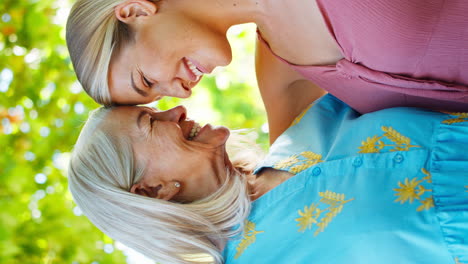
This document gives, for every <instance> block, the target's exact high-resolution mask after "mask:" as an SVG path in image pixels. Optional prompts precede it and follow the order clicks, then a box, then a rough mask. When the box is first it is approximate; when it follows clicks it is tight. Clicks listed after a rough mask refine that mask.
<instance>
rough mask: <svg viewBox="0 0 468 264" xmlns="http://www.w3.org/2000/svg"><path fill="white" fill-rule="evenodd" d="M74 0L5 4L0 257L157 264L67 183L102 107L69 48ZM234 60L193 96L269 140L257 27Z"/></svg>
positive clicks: (244, 33) (208, 112)
mask: <svg viewBox="0 0 468 264" xmlns="http://www.w3.org/2000/svg"><path fill="white" fill-rule="evenodd" d="M72 3H73V2H72V1H68V0H58V1H56V0H29V1H27V0H19V1H18V0H1V3H0V32H1V35H0V153H1V154H0V155H1V156H0V209H1V210H0V263H2V264H13V263H14V264H17V263H22V264H29V263H32V264H38V263H47V264H49V263H59V264H62V263H70V264H78V263H86V264H89V263H91V264H105V263H108V264H111V263H112V264H119V263H132V264H137V263H138V264H145V263H153V262H152V261H149V260H147V259H145V258H143V257H142V256H141V255H139V254H136V253H135V252H133V251H132V250H129V249H128V248H126V247H125V246H124V245H122V244H120V243H118V242H116V241H113V240H112V239H110V238H108V237H107V236H105V235H104V234H102V233H101V232H100V231H99V230H97V229H96V228H95V227H93V226H92V225H91V223H90V222H89V221H88V220H87V218H86V217H85V216H83V215H82V213H81V211H80V209H79V208H78V207H77V206H76V205H75V204H74V203H73V201H72V199H71V195H70V193H69V192H68V190H67V178H66V170H67V164H68V159H69V153H70V150H71V149H72V147H73V144H74V142H75V140H76V138H77V136H78V133H79V130H80V128H81V126H82V124H83V122H84V121H85V120H86V117H87V115H88V112H89V111H90V110H92V109H94V108H96V107H98V105H97V104H96V103H94V102H93V101H92V100H91V99H90V98H88V96H87V95H86V94H85V93H84V92H83V91H82V88H81V86H80V84H79V83H78V82H77V81H76V78H75V75H74V72H73V70H72V65H71V62H70V59H69V57H68V52H67V48H66V46H65V30H64V28H65V23H66V18H67V15H68V12H69V9H70V6H71V4H72ZM229 39H230V41H231V43H232V45H233V54H234V56H233V57H234V61H233V62H232V64H231V65H230V66H229V67H226V68H224V69H217V70H216V73H215V76H214V75H213V76H207V77H205V78H204V79H203V80H202V82H201V83H200V84H199V85H198V86H197V87H196V88H195V89H194V95H193V96H192V98H191V99H189V100H184V101H183V102H182V101H180V100H177V99H164V100H162V101H160V102H159V103H157V105H156V106H157V107H159V108H161V109H168V108H170V107H173V106H175V105H177V104H180V103H183V104H184V105H186V106H187V108H188V112H189V116H190V117H191V118H192V119H195V120H197V121H199V122H201V123H206V122H210V123H213V124H220V125H226V126H228V127H230V128H252V129H253V130H254V131H256V132H257V134H258V141H259V143H261V144H262V145H263V146H266V142H267V135H266V133H265V132H266V127H267V126H266V124H265V123H266V117H265V114H264V110H263V107H262V104H261V99H260V96H259V93H258V91H257V89H256V84H255V83H256V82H255V75H254V70H253V67H254V63H253V51H254V39H255V27H254V26H253V25H245V26H239V27H235V28H232V29H231V30H230V32H229Z"/></svg>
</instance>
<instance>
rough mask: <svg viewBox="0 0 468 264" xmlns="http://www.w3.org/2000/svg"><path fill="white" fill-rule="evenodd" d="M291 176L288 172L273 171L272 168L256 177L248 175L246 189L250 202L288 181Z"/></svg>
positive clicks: (266, 169)
mask: <svg viewBox="0 0 468 264" xmlns="http://www.w3.org/2000/svg"><path fill="white" fill-rule="evenodd" d="M291 176H294V175H293V174H291V173H289V172H285V171H280V170H275V169H272V168H265V169H263V170H262V171H261V172H260V173H259V174H257V175H253V174H250V175H248V176H247V187H248V190H249V194H250V198H251V200H252V201H255V200H256V199H258V198H259V197H261V196H262V195H264V194H265V193H267V192H269V191H270V190H272V189H273V188H275V187H276V186H278V185H280V184H281V183H283V182H284V181H286V180H287V179H289V178H290V177H291Z"/></svg>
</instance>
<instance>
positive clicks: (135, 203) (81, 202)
mask: <svg viewBox="0 0 468 264" xmlns="http://www.w3.org/2000/svg"><path fill="white" fill-rule="evenodd" d="M108 113H109V109H106V108H101V109H99V110H97V111H95V112H94V113H93V114H92V115H91V116H90V118H89V119H88V121H87V123H86V124H85V126H84V127H83V129H82V131H81V134H80V136H79V138H78V141H77V143H76V145H75V147H74V150H73V152H72V156H71V160H70V165H69V172H68V177H69V189H70V191H71V193H72V195H73V198H74V200H75V202H76V203H77V205H78V206H79V207H80V208H81V210H82V211H83V213H84V214H85V215H86V216H87V217H88V218H89V220H90V221H91V222H92V223H93V224H94V225H96V226H97V227H98V228H99V229H100V230H101V231H103V232H104V233H106V234H107V235H108V236H109V237H111V238H113V239H115V240H118V241H120V242H122V243H123V244H125V245H127V246H129V247H131V248H133V249H135V250H137V251H139V252H141V253H143V254H144V255H146V256H148V257H150V258H152V259H153V260H156V261H160V262H162V263H222V262H223V259H222V256H221V253H220V247H221V246H222V245H224V243H225V242H226V241H227V239H229V238H231V237H234V236H236V235H238V234H240V233H241V232H242V227H243V222H244V220H245V219H246V217H247V216H248V214H249V210H250V200H249V198H248V193H247V187H246V183H245V175H243V171H249V170H251V168H252V165H254V164H255V162H252V155H248V156H249V159H250V162H246V161H242V160H241V159H238V160H233V162H232V163H233V165H235V166H237V167H238V169H234V170H228V177H227V180H226V182H225V183H224V184H223V185H222V187H221V188H220V189H219V190H218V191H217V192H215V193H214V194H212V195H210V196H209V197H206V198H204V199H202V200H199V201H195V202H193V203H189V204H178V203H173V202H167V201H164V200H159V199H154V198H148V197H144V196H141V195H137V194H133V193H131V192H130V191H129V190H130V188H131V186H132V185H133V184H135V183H137V182H138V181H139V180H140V179H141V177H142V174H143V168H141V167H140V166H139V164H136V162H135V160H134V156H133V150H132V146H131V144H130V141H129V139H127V138H125V136H122V135H112V133H111V131H106V129H105V128H104V127H105V126H103V125H102V123H103V121H104V120H105V118H106V115H107V114H108ZM236 138H237V139H239V136H236ZM236 141H237V140H236ZM236 144H239V143H236ZM187 173H189V172H187ZM200 254H202V255H203V254H204V255H206V254H208V255H210V256H211V257H212V258H210V259H211V260H206V259H201V258H198V259H197V256H201V255H200Z"/></svg>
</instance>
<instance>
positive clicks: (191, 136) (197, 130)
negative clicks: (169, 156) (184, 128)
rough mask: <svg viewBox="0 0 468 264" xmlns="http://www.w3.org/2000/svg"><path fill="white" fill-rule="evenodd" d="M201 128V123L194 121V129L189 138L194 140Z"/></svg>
mask: <svg viewBox="0 0 468 264" xmlns="http://www.w3.org/2000/svg"><path fill="white" fill-rule="evenodd" d="M200 129H201V126H200V124H198V123H194V124H193V127H192V129H191V130H190V134H189V137H188V140H193V139H194V138H195V137H196V136H197V135H198V133H199V132H200Z"/></svg>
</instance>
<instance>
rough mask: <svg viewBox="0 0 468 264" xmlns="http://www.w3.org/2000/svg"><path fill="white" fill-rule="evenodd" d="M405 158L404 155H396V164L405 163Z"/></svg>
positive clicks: (394, 159)
mask: <svg viewBox="0 0 468 264" xmlns="http://www.w3.org/2000/svg"><path fill="white" fill-rule="evenodd" d="M404 159H405V158H404V157H403V155H401V154H396V155H395V157H394V158H393V161H395V162H396V163H401V162H403V160H404Z"/></svg>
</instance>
